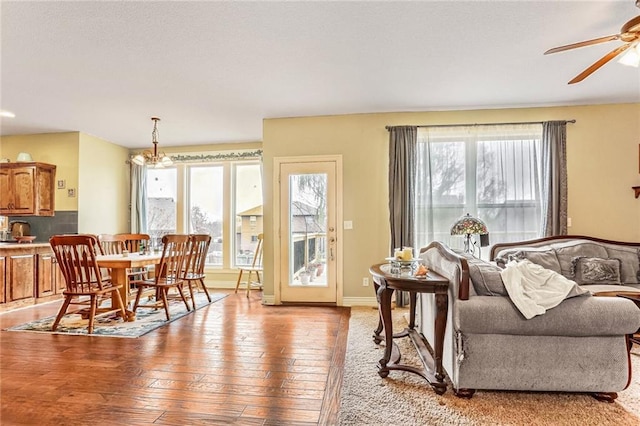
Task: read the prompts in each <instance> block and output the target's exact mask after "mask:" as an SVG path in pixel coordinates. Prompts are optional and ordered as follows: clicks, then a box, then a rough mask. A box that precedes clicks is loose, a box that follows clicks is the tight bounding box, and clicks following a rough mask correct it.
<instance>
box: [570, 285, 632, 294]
mask: <svg viewBox="0 0 640 426" xmlns="http://www.w3.org/2000/svg"><path fill="white" fill-rule="evenodd" d="M580 288H582V289H583V290H587V291H588V292H589V293H591V294H595V295H597V294H598V293H604V292H606V293H609V294H611V295H613V293H614V292H615V293H638V294H640V284H627V285H625V284H622V285H618V284H613V285H611V284H586V285H581V286H580Z"/></svg>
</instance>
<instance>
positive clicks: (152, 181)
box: [146, 168, 178, 247]
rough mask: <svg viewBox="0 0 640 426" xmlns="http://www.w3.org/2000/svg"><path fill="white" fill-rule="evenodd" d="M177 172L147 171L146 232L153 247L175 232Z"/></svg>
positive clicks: (172, 169) (170, 170)
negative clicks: (164, 236)
mask: <svg viewBox="0 0 640 426" xmlns="http://www.w3.org/2000/svg"><path fill="white" fill-rule="evenodd" d="M177 188H178V187H177V170H176V169H175V168H169V169H152V168H149V169H147V231H146V233H147V234H149V236H151V238H152V243H153V244H154V246H156V247H157V246H159V244H160V240H161V239H162V236H163V235H164V234H172V233H176V232H177V226H176V223H177V200H178V194H177Z"/></svg>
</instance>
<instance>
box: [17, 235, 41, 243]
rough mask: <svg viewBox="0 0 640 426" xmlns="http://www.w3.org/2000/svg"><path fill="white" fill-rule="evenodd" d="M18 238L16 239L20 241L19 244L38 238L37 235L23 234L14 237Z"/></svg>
mask: <svg viewBox="0 0 640 426" xmlns="http://www.w3.org/2000/svg"><path fill="white" fill-rule="evenodd" d="M14 238H15V239H16V241H17V242H18V244H22V243H30V242H32V241H33V240H35V239H36V236H35V235H22V236H17V237H14Z"/></svg>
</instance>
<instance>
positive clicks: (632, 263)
mask: <svg viewBox="0 0 640 426" xmlns="http://www.w3.org/2000/svg"><path fill="white" fill-rule="evenodd" d="M604 248H605V250H606V251H607V254H608V256H607V257H609V258H614V259H620V262H621V264H620V281H622V282H623V283H626V284H638V283H640V249H638V248H636V247H627V246H617V247H613V246H611V245H610V244H605V245H604Z"/></svg>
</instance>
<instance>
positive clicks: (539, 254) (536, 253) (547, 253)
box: [509, 249, 561, 273]
mask: <svg viewBox="0 0 640 426" xmlns="http://www.w3.org/2000/svg"><path fill="white" fill-rule="evenodd" d="M523 259H527V260H529V261H530V262H531V263H535V264H536V265H540V266H542V267H543V268H545V269H550V270H552V271H554V272H557V273H560V271H561V269H560V262H558V256H556V252H555V250H553V249H549V250H519V251H516V252H514V253H513V254H510V255H509V260H523Z"/></svg>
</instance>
